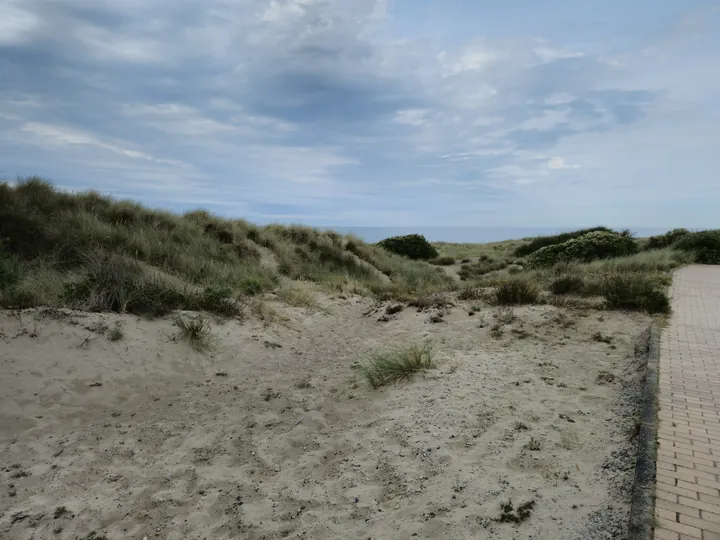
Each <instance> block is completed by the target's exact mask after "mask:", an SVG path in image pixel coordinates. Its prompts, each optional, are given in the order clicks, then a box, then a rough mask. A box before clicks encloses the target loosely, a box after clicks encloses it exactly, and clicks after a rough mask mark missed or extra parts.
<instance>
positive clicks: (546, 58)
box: [533, 46, 585, 62]
mask: <svg viewBox="0 0 720 540" xmlns="http://www.w3.org/2000/svg"><path fill="white" fill-rule="evenodd" d="M533 52H534V53H535V55H536V56H537V57H538V58H539V59H540V60H542V61H543V62H553V61H555V60H563V59H566V58H582V57H583V56H585V53H582V52H580V51H571V50H569V49H556V48H553V47H549V46H542V47H536V48H535V49H533Z"/></svg>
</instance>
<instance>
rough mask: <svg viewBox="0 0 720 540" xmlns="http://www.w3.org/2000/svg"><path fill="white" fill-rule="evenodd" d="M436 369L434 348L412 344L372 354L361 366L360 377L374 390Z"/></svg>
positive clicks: (427, 344)
mask: <svg viewBox="0 0 720 540" xmlns="http://www.w3.org/2000/svg"><path fill="white" fill-rule="evenodd" d="M435 367H436V365H435V360H434V353H433V349H432V346H431V345H430V344H429V343H423V344H422V345H418V344H411V345H406V346H402V347H397V348H395V349H385V350H380V351H376V352H374V353H372V354H371V355H370V357H369V358H368V359H367V360H366V361H365V362H364V363H362V364H360V366H359V367H358V370H359V372H360V375H361V376H362V377H363V378H364V379H365V380H366V381H367V382H368V384H369V385H370V386H371V387H372V388H380V387H381V386H385V385H387V384H392V383H397V382H400V381H407V380H409V379H411V378H412V376H413V375H414V374H415V373H418V372H421V371H426V370H428V369H434V368H435Z"/></svg>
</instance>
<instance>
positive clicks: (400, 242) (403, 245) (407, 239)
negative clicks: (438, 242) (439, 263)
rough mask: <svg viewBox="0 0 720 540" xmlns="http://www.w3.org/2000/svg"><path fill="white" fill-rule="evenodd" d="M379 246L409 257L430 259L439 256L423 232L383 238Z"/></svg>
mask: <svg viewBox="0 0 720 540" xmlns="http://www.w3.org/2000/svg"><path fill="white" fill-rule="evenodd" d="M378 246H380V247H381V248H383V249H386V250H388V251H390V252H392V253H395V254H397V255H402V256H403V257H407V258H408V259H415V260H418V259H421V260H429V259H434V258H435V257H437V256H438V251H437V250H436V249H435V248H434V247H433V246H432V244H431V243H430V242H428V241H427V240H426V239H425V237H424V236H423V235H421V234H408V235H406V236H393V237H390V238H386V239H385V240H381V241H380V242H378Z"/></svg>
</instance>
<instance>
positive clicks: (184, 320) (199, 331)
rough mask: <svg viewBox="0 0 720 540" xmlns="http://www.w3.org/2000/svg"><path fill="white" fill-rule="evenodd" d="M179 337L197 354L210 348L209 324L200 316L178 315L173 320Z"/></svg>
mask: <svg viewBox="0 0 720 540" xmlns="http://www.w3.org/2000/svg"><path fill="white" fill-rule="evenodd" d="M175 325H176V326H177V327H178V329H179V337H180V339H181V340H182V341H185V342H187V343H189V344H190V345H191V346H192V348H193V349H195V350H196V351H198V352H202V351H205V350H207V349H209V348H210V323H209V322H208V321H207V319H205V317H203V316H202V315H195V316H188V315H179V316H178V317H176V318H175Z"/></svg>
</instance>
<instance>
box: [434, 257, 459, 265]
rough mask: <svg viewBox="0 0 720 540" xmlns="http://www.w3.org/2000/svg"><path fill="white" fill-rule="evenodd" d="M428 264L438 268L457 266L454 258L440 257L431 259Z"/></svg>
mask: <svg viewBox="0 0 720 540" xmlns="http://www.w3.org/2000/svg"><path fill="white" fill-rule="evenodd" d="M428 262H429V263H430V264H434V265H436V266H452V265H453V264H455V259H454V258H453V257H438V258H437V259H431V260H429V261H428Z"/></svg>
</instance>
